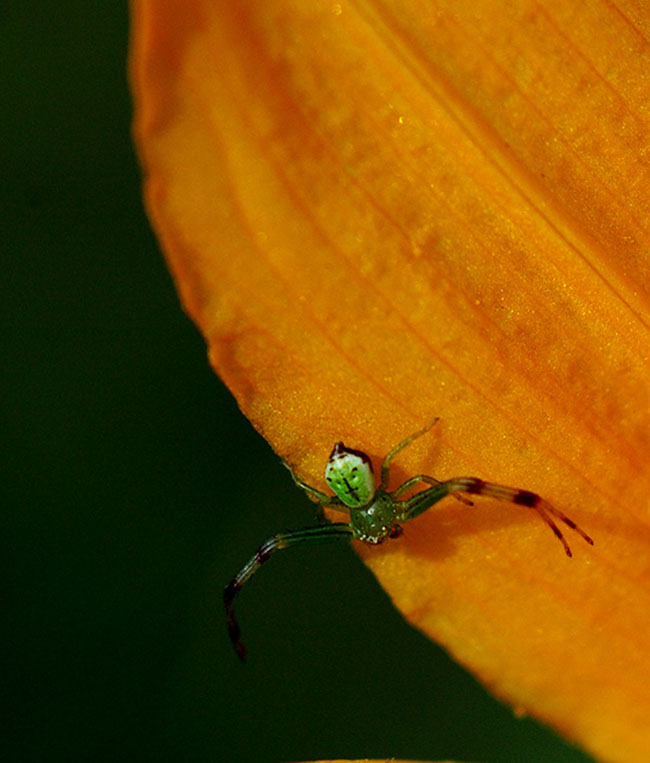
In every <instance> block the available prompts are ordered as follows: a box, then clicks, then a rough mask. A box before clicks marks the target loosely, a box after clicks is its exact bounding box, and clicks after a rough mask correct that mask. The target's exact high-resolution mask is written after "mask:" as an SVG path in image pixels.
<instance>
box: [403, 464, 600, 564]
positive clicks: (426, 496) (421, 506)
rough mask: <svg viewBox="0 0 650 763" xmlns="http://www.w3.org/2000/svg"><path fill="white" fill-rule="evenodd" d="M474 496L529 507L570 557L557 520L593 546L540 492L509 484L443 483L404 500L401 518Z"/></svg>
mask: <svg viewBox="0 0 650 763" xmlns="http://www.w3.org/2000/svg"><path fill="white" fill-rule="evenodd" d="M455 492H460V493H470V494H472V495H484V496H487V497H488V498H496V499H497V500H499V501H507V502H509V503H514V504H517V505H519V506H526V507H527V508H529V509H532V510H533V511H536V512H537V514H539V516H540V517H541V518H542V519H543V520H544V522H546V524H547V525H548V526H549V527H550V528H551V530H552V531H553V533H554V535H555V536H556V538H557V539H558V540H559V541H560V543H562V546H563V547H564V551H565V553H566V555H567V556H572V554H571V549H570V548H569V544H568V543H567V541H566V538H565V537H564V534H563V533H562V531H561V530H560V528H559V527H558V526H557V524H556V522H555V521H554V519H553V518H555V519H557V520H559V521H560V522H563V523H564V524H565V525H566V526H567V527H570V528H571V529H572V530H574V531H575V532H577V533H578V535H580V536H581V537H582V538H583V540H585V541H586V542H587V543H589V544H590V545H592V546H593V543H594V542H593V540H592V539H591V538H590V537H589V536H588V535H587V533H586V532H585V531H584V530H582V529H581V528H580V527H578V525H577V524H576V523H575V522H574V521H573V520H572V519H570V518H569V517H567V515H566V514H563V513H562V512H561V511H559V509H556V508H555V507H554V506H552V505H551V504H550V503H549V502H548V501H545V500H544V499H543V498H542V497H541V496H539V495H537V493H532V492H531V491H530V490H520V489H519V488H514V487H507V486H506V485H497V484H496V483H494V482H485V481H483V480H481V479H478V478H477V477H454V478H453V479H450V480H447V481H446V482H441V483H440V484H439V485H436V486H434V487H432V488H429V489H428V490H423V491H422V492H421V493H418V494H417V495H414V496H413V497H412V498H410V499H409V500H408V501H404V504H405V508H404V510H403V511H402V512H401V517H400V519H401V520H402V521H404V522H405V521H408V520H409V519H413V518H415V517H417V516H418V515H420V514H422V512H424V511H426V510H427V509H428V508H430V507H431V506H433V504H434V503H437V502H438V501H440V500H441V499H442V498H444V497H445V496H446V495H449V494H450V493H455Z"/></svg>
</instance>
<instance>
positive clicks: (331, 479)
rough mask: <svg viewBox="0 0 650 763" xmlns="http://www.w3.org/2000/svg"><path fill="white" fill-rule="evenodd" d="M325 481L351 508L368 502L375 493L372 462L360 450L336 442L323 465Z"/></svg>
mask: <svg viewBox="0 0 650 763" xmlns="http://www.w3.org/2000/svg"><path fill="white" fill-rule="evenodd" d="M325 481H326V482H327V484H328V485H329V486H330V487H331V488H332V490H333V491H334V492H335V493H336V495H337V496H338V497H339V498H340V499H341V500H342V501H343V503H344V504H345V505H346V506H348V507H349V508H351V509H357V508H359V507H360V506H365V505H366V504H368V503H370V502H371V501H372V499H373V496H374V494H375V475H374V473H373V471H372V462H371V461H370V459H369V458H368V456H367V455H366V454H365V453H363V452H362V451H360V450H352V448H346V447H345V445H344V444H343V443H342V442H337V443H336V445H335V446H334V450H333V451H332V452H331V454H330V457H329V460H328V461H327V466H326V467H325Z"/></svg>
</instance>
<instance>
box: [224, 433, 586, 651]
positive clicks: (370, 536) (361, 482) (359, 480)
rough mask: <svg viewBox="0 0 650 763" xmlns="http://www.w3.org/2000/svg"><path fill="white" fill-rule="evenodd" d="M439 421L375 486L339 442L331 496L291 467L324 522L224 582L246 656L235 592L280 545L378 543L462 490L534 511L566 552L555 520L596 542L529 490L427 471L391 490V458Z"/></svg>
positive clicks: (356, 455)
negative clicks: (337, 516) (332, 517)
mask: <svg viewBox="0 0 650 763" xmlns="http://www.w3.org/2000/svg"><path fill="white" fill-rule="evenodd" d="M436 421H438V419H434V420H433V421H432V422H431V423H430V424H429V425H428V426H426V427H425V428H424V429H421V430H419V431H418V432H415V433H414V434H412V435H410V437H407V438H406V439H405V440H402V442H400V443H399V444H398V445H396V446H395V447H394V448H393V449H392V450H391V451H390V452H389V453H388V455H387V456H386V457H385V458H384V460H383V463H382V465H381V482H380V483H379V486H377V487H375V475H374V472H373V469H372V462H371V461H370V458H369V457H368V456H367V455H366V454H365V453H363V451H360V450H353V449H352V448H348V447H346V446H345V445H344V444H343V443H342V442H338V443H336V445H335V446H334V450H332V453H331V454H330V457H329V460H328V462H327V466H326V467H325V481H326V482H327V484H328V485H329V486H330V488H331V489H332V490H333V492H334V493H335V495H333V496H331V495H327V494H326V493H323V492H321V491H320V490H317V489H316V488H313V487H311V486H310V485H307V484H306V483H305V482H302V481H301V480H300V479H298V477H297V476H296V475H295V473H294V472H293V470H292V469H291V468H290V467H288V468H289V471H290V472H291V476H292V477H293V480H294V482H295V483H296V485H298V487H300V488H302V489H303V490H304V491H305V492H306V493H307V494H308V495H309V496H311V497H312V498H316V499H317V501H318V503H319V512H320V518H321V520H322V524H320V525H317V526H316V527H308V528H306V529H304V530H294V531H293V532H288V533H281V534H279V535H274V536H273V537H271V538H269V539H268V540H267V541H266V542H265V543H263V544H262V545H261V546H260V547H259V548H258V549H257V551H256V552H255V554H254V555H253V556H252V557H251V558H250V559H249V561H248V562H247V563H246V564H245V565H244V566H243V567H242V569H241V570H240V571H239V572H238V573H237V575H235V577H234V578H233V579H232V580H231V581H230V583H229V584H228V585H227V586H226V589H225V591H224V595H223V598H224V604H225V607H226V616H227V618H228V633H229V634H230V639H231V641H232V642H233V645H234V647H235V649H236V650H237V654H238V655H239V656H240V657H241V658H242V659H244V658H245V656H246V649H245V647H244V644H243V643H242V641H241V638H240V632H239V626H238V624H237V621H236V620H235V615H234V612H233V601H234V598H235V595H236V594H237V592H238V591H239V590H240V588H241V587H242V586H243V585H244V583H245V582H246V581H247V580H249V579H250V578H251V577H252V575H253V574H254V573H255V572H256V571H257V570H258V569H259V568H260V567H261V566H262V564H264V562H265V561H267V559H269V558H270V557H271V556H272V554H273V553H274V552H275V551H277V550H279V549H281V548H288V547H289V546H293V545H296V544H298V543H320V542H323V541H329V540H348V541H349V540H360V541H364V542H365V543H368V544H371V545H376V544H378V543H381V542H382V541H384V540H386V539H387V538H397V537H398V536H399V535H401V532H402V528H401V525H402V524H403V523H405V522H409V521H410V520H412V519H415V518H416V517H418V516H419V515H420V514H422V512H424V511H426V510H427V509H429V508H431V506H433V505H434V504H436V503H438V501H440V500H441V499H442V498H444V497H445V496H448V495H453V496H454V497H455V498H457V499H458V500H460V501H462V502H463V503H466V504H468V505H470V506H471V505H472V502H471V501H469V500H468V499H467V498H464V497H463V496H462V495H460V494H461V493H470V494H474V495H484V496H488V497H490V498H496V499H498V500H500V501H508V502H510V503H514V504H518V505H520V506H525V507H526V508H529V509H532V510H533V511H535V512H536V513H537V514H538V515H539V516H540V517H541V518H542V519H543V520H544V522H546V524H547V525H548V526H549V527H550V528H551V530H552V531H553V533H554V534H555V536H556V537H557V538H558V540H559V541H560V542H561V543H562V545H563V547H564V551H565V553H566V555H567V556H571V549H570V548H569V544H568V543H567V541H566V538H565V537H564V535H563V533H562V531H561V530H560V528H559V527H558V525H557V524H556V522H555V519H557V520H559V521H560V522H563V523H564V524H565V525H566V526H567V527H570V528H571V529H572V530H575V532H577V533H578V534H579V535H580V536H581V537H582V538H583V539H584V540H585V541H587V543H590V544H593V541H592V539H591V538H590V537H589V536H588V535H587V534H586V533H585V532H584V531H583V530H581V529H580V528H579V527H578V526H577V525H576V523H575V522H574V521H573V520H572V519H569V517H567V516H566V514H563V513H562V512H561V511H559V510H558V509H556V508H555V507H554V506H552V505H551V504H550V503H548V501H545V500H544V499H543V498H541V497H540V496H539V495H537V493H531V492H530V491H529V490H520V489H518V488H513V487H507V486H505V485H497V484H496V483H494V482H485V481H484V480H481V479H479V478H477V477H453V478H452V479H449V480H445V481H444V482H440V481H439V480H436V479H434V478H433V477H428V476H427V475H425V474H418V475H416V476H415V477H411V479H408V480H406V482H404V483H402V484H401V485H400V486H399V487H398V488H397V489H396V490H393V492H388V482H389V476H390V475H389V472H390V463H391V461H392V459H393V458H394V457H395V456H396V455H397V454H398V453H399V452H400V451H401V450H402V449H403V448H405V447H406V446H407V445H408V444H409V443H411V442H413V440H415V439H416V438H417V437H421V436H422V435H423V434H425V432H428V431H429V429H431V427H432V426H433V425H434V424H435V423H436ZM421 483H424V484H425V485H429V487H427V488H425V489H424V490H421V491H420V492H419V493H415V494H414V495H412V496H411V497H410V498H402V496H403V495H405V494H406V493H408V492H409V491H410V490H412V489H413V488H414V487H416V486H417V485H419V484H421ZM323 507H327V508H329V509H333V510H334V511H341V512H344V513H346V514H348V515H349V521H348V522H329V521H328V520H327V519H326V518H325V517H324V514H323V511H322V508H323Z"/></svg>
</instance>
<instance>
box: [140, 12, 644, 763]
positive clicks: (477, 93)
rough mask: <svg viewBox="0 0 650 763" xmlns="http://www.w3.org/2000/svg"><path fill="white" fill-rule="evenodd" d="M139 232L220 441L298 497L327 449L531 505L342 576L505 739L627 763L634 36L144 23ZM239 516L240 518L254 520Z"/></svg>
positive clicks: (640, 54) (441, 533)
mask: <svg viewBox="0 0 650 763" xmlns="http://www.w3.org/2000/svg"><path fill="white" fill-rule="evenodd" d="M132 13H133V39H132V53H131V78H132V86H133V92H134V97H135V107H136V121H135V135H136V141H137V145H138V149H139V153H140V156H141V159H142V163H143V167H144V172H145V176H146V200H147V207H148V210H149V213H150V216H151V219H152V221H153V224H154V227H155V229H156V232H157V234H158V236H159V238H160V241H161V243H162V247H163V249H164V252H165V255H166V256H167V258H168V261H169V264H170V267H171V269H172V271H173V273H174V277H175V279H176V283H177V286H178V289H179V292H180V294H181V297H182V300H183V303H184V305H185V308H186V309H187V311H188V312H189V313H190V315H191V316H192V317H193V319H194V320H195V321H196V323H197V324H198V326H199V327H200V328H201V331H202V332H203V334H204V336H205V338H206V340H207V343H208V345H209V351H210V358H211V361H212V363H213V365H214V367H215V369H216V370H217V372H218V373H219V374H220V376H221V377H222V378H223V379H224V381H225V382H226V384H227V385H228V386H229V387H230V389H231V390H232V392H233V394H234V395H235V396H236V398H237V400H238V402H239V405H240V406H241V408H242V410H243V411H244V413H245V414H246V415H247V416H248V417H249V418H250V419H251V421H252V422H253V423H254V425H255V426H256V427H257V428H258V429H259V430H260V431H261V432H262V433H263V434H264V436H265V437H266V438H267V439H268V441H269V442H270V444H271V445H272V446H273V448H274V449H275V450H276V451H277V453H278V454H279V455H281V456H282V457H283V458H285V459H287V461H289V462H290V463H291V464H292V465H293V466H294V467H295V468H296V469H297V470H298V472H299V474H300V475H301V477H303V478H304V479H306V480H307V481H309V482H310V483H312V484H316V485H320V486H322V487H324V485H323V483H322V468H323V465H324V462H325V460H326V458H327V455H328V453H329V451H330V449H331V446H332V444H333V442H335V441H336V440H338V439H343V440H344V441H345V443H346V444H347V445H349V446H351V447H354V448H360V449H362V450H365V451H366V452H368V453H370V454H371V455H372V456H373V458H375V459H379V458H381V456H383V455H384V454H385V453H386V452H387V451H388V450H389V449H390V447H391V446H393V445H394V444H395V443H396V442H397V441H399V440H400V439H402V438H403V437H405V436H406V435H408V434H410V433H411V432H412V431H414V430H416V429H418V428H420V427H422V426H423V425H424V424H426V423H427V422H428V421H429V420H430V419H431V418H432V417H433V416H434V415H437V416H440V417H441V422H440V423H439V424H438V426H437V428H436V429H435V430H433V431H432V432H431V434H429V435H428V436H427V437H425V438H422V439H421V440H418V441H417V443H414V444H413V446H412V447H411V448H409V449H408V450H406V451H404V452H403V454H401V455H400V456H399V458H398V460H397V464H396V466H397V468H396V473H395V475H394V477H395V484H397V483H398V481H399V480H400V479H404V478H406V477H407V476H410V475H412V474H416V473H419V472H425V473H430V474H433V475H435V476H438V477H441V478H446V477H451V476H454V475H459V474H475V475H477V476H479V477H482V478H484V479H490V480H494V481H497V482H501V483H505V484H511V485H515V486H517V487H522V488H527V489H530V490H534V491H536V492H538V493H540V494H542V495H543V496H544V497H546V498H547V499H548V500H550V501H551V502H552V503H553V504H554V505H556V506H557V507H559V508H561V509H562V510H563V511H565V512H566V513H567V514H569V515H570V516H571V517H572V518H573V519H575V520H576V521H577V522H578V523H579V524H580V525H581V526H582V527H584V529H585V530H586V531H587V532H588V533H589V534H590V535H591V536H592V537H593V538H594V540H595V546H594V547H593V548H591V547H589V546H588V545H587V544H585V543H584V542H583V541H582V540H581V539H580V538H579V537H578V536H576V535H575V534H572V533H571V532H570V531H569V542H570V543H571V546H572V550H573V552H574V558H573V559H568V558H567V557H566V556H565V555H564V554H563V552H562V547H561V545H560V544H559V543H558V542H557V541H556V539H555V538H554V537H553V535H552V534H551V533H550V532H549V530H548V528H547V527H546V526H545V525H544V524H543V523H542V522H541V521H540V520H539V519H538V518H537V517H536V516H535V515H534V514H533V513H531V512H529V511H528V510H526V509H525V508H522V507H516V506H511V505H507V504H502V503H497V502H495V501H491V500H486V499H478V500H477V501H476V506H475V508H474V509H468V508H467V507H464V506H463V505H462V504H460V503H458V502H456V501H454V500H453V499H451V500H448V501H446V502H445V503H443V504H441V505H440V506H439V507H436V508H435V509H433V510H431V511H430V512H428V513H426V514H424V515H423V516H422V517H420V518H419V519H417V520H415V521H414V522H412V523H411V524H409V525H407V526H406V528H405V532H404V535H403V537H402V538H400V539H398V540H394V541H391V542H388V543H385V544H384V545H382V546H380V547H377V548H368V547H362V548H360V549H359V550H360V552H361V553H362V555H363V557H364V559H365V560H366V562H367V563H368V565H369V566H370V567H371V568H372V569H373V571H374V572H375V574H376V575H377V577H378V579H379V580H380V581H381V583H382V585H383V586H384V587H385V588H386V590H387V591H388V592H389V593H390V595H391V596H392V598H393V601H394V602H395V604H396V606H397V607H399V608H400V609H401V611H402V612H403V613H404V615H405V616H406V617H407V618H408V619H409V620H410V621H411V622H412V623H414V624H415V625H417V626H418V627H419V628H421V629H422V630H423V631H425V632H426V633H428V634H429V635H430V636H431V637H432V638H434V639H435V640H436V641H438V642H440V643H442V644H444V645H445V646H446V647H447V648H448V649H449V650H450V651H451V653H452V654H453V655H454V656H455V657H456V658H457V659H458V660H459V661H461V662H462V663H463V664H464V665H466V666H467V667H468V668H469V669H471V670H472V671H474V673H475V674H476V675H477V676H478V677H479V678H480V679H481V680H482V681H483V682H484V683H485V684H487V685H488V686H489V687H490V688H491V689H492V691H493V692H494V693H495V694H497V695H498V696H500V697H502V698H503V699H505V700H506V701H507V702H509V703H511V704H512V705H513V706H514V707H515V708H516V709H517V711H520V712H522V713H532V714H534V715H535V716H537V717H539V718H541V719H543V720H545V721H546V722H548V723H550V724H552V725H553V726H554V727H556V728H557V729H558V730H559V731H560V732H562V733H563V734H565V735H566V736H567V737H569V738H571V739H573V740H577V741H578V742H580V743H581V744H582V745H583V746H584V747H585V748H587V749H588V750H590V751H591V752H592V753H593V754H594V755H596V756H598V757H600V758H602V759H604V760H617V761H647V760H650V722H649V721H648V719H649V718H650V654H649V648H648V644H649V640H650V638H649V634H650V464H649V455H650V454H649V442H650V429H649V426H648V424H649V421H650V410H649V405H650V330H649V326H650V309H649V308H650V256H649V253H650V164H649V163H650V46H649V44H648V40H649V39H650V10H649V6H648V4H647V3H645V2H635V1H634V0H622V1H618V2H616V3H613V2H605V1H604V0H593V1H592V2H587V3H585V2H583V0H547V1H546V2H541V3H536V2H532V1H531V0H521V2H517V3H511V2H506V1H505V0H402V1H401V2H400V0H356V1H355V2H348V1H347V0H341V1H340V2H333V1H331V0H329V1H327V2H321V1H320V0H313V2H304V0H274V1H273V2H259V0H222V2H219V3H215V2H212V1H211V0H204V1H203V2H201V1H200V0H146V1H145V0H140V1H136V2H133V5H132ZM262 510H263V507H260V511H262Z"/></svg>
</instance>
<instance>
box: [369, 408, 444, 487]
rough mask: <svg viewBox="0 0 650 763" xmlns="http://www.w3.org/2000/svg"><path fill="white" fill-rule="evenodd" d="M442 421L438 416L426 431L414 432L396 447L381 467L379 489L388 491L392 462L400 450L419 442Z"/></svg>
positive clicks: (427, 426) (425, 428) (426, 427)
mask: <svg viewBox="0 0 650 763" xmlns="http://www.w3.org/2000/svg"><path fill="white" fill-rule="evenodd" d="M438 421H440V417H439V416H436V418H435V419H433V421H431V422H430V423H429V424H427V425H426V426H425V427H424V429H419V430H418V431H417V432H414V433H413V434H412V435H409V436H408V437H407V438H406V439H405V440H402V442H400V443H399V444H398V445H396V446H395V447H394V448H393V449H392V450H391V451H390V453H388V455H387V456H386V457H385V458H384V460H383V462H382V465H381V483H380V485H379V487H380V488H381V489H383V490H387V489H388V481H389V477H390V462H391V461H392V460H393V459H394V458H395V456H396V455H397V454H398V453H399V452H400V450H403V449H404V448H405V447H406V446H407V445H410V444H411V443H412V442H413V440H417V438H418V437H422V435H423V434H426V433H427V432H428V431H429V430H430V429H431V427H433V426H434V425H435V424H437V423H438Z"/></svg>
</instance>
